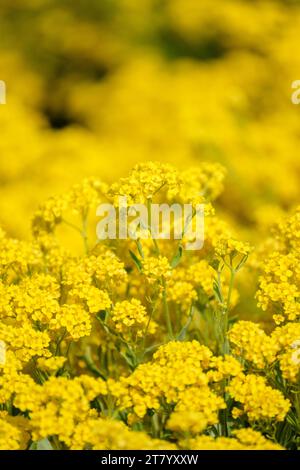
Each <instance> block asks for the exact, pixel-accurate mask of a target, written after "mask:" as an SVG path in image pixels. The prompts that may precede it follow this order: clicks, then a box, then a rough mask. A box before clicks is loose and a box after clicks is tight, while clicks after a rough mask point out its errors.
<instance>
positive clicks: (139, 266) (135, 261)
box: [129, 250, 143, 272]
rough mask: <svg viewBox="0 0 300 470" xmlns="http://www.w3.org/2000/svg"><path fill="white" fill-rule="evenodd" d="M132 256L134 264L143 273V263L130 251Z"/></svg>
mask: <svg viewBox="0 0 300 470" xmlns="http://www.w3.org/2000/svg"><path fill="white" fill-rule="evenodd" d="M129 253H130V256H131V258H132V259H133V261H134V264H135V265H136V267H137V268H138V270H139V271H140V272H141V271H142V270H143V265H142V263H141V261H140V260H139V259H138V257H137V256H136V255H135V254H134V253H133V251H131V250H129Z"/></svg>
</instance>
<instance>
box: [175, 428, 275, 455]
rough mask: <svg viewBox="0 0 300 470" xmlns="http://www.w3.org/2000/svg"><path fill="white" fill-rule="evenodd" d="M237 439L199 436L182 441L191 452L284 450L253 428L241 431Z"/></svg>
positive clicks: (184, 446)
mask: <svg viewBox="0 0 300 470" xmlns="http://www.w3.org/2000/svg"><path fill="white" fill-rule="evenodd" d="M234 436H235V437H231V438H229V437H218V438H217V439H214V438H213V437H210V436H199V437H196V438H194V439H189V440H187V441H182V442H181V446H182V447H183V448H188V449H190V450H283V448H282V447H281V446H280V445H278V444H274V443H273V442H272V441H270V440H268V439H266V438H265V437H264V436H263V435H262V434H260V433H259V432H257V431H254V430H253V429H251V428H247V429H239V430H238V431H235V432H234Z"/></svg>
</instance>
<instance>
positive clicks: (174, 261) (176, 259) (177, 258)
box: [170, 245, 182, 268]
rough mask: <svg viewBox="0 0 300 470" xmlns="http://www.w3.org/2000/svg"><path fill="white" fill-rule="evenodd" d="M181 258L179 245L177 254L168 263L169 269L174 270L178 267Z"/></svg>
mask: <svg viewBox="0 0 300 470" xmlns="http://www.w3.org/2000/svg"><path fill="white" fill-rule="evenodd" d="M181 258H182V246H181V245H179V247H178V250H177V253H176V254H175V256H174V257H173V259H172V261H171V263H170V265H171V267H172V268H176V266H178V264H179V263H180V260H181Z"/></svg>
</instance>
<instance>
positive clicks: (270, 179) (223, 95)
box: [0, 0, 300, 241]
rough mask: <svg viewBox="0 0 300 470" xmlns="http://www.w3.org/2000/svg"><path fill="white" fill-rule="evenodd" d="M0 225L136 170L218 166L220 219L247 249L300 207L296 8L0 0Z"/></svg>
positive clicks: (10, 225)
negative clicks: (89, 184) (75, 187)
mask: <svg viewBox="0 0 300 470" xmlns="http://www.w3.org/2000/svg"><path fill="white" fill-rule="evenodd" d="M0 31H1V41H0V79H2V80H5V82H6V84H7V104H6V105H5V106H0V133H1V139H0V162H1V163H0V223H1V224H2V225H3V226H4V228H5V230H6V231H7V232H8V233H9V234H11V235H12V236H16V237H26V238H27V237H28V236H29V234H30V218H31V216H32V213H33V211H34V210H35V209H36V208H37V206H38V205H39V204H40V202H41V201H43V200H44V199H45V198H47V197H48V196H50V195H52V194H55V193H60V192H62V191H64V190H66V188H68V187H69V186H70V185H71V184H73V183H75V182H78V181H80V180H81V179H82V178H83V177H84V176H96V177H99V178H102V179H103V180H106V181H108V182H109V181H113V180H115V179H116V178H118V177H120V176H121V175H124V174H126V173H127V172H128V170H129V169H130V168H131V167H132V165H133V164H134V163H136V162H139V161H146V160H149V159H151V160H159V161H163V162H165V161H168V162H172V163H173V164H175V165H177V166H178V167H179V168H185V167H187V166H189V165H191V164H192V165H195V164H196V165H197V162H200V161H203V160H209V161H218V162H220V163H222V164H223V165H224V166H225V167H226V169H227V177H226V182H225V190H224V193H223V195H222V196H221V197H220V199H219V201H218V206H219V207H218V210H219V211H220V213H222V216H224V217H225V218H227V219H229V220H230V221H231V223H233V224H234V225H236V226H237V227H238V228H239V230H240V231H241V232H243V233H244V235H245V238H246V239H248V240H250V241H251V240H257V239H259V238H260V237H262V236H264V235H265V234H266V233H267V232H268V230H269V228H270V225H271V224H272V223H274V221H276V218H277V217H279V216H280V214H281V213H282V212H283V211H287V210H289V209H290V208H292V207H293V206H295V205H296V204H297V202H299V193H300V184H299V180H300V178H299V176H300V158H299V142H300V106H295V105H293V104H292V103H291V93H292V90H291V83H292V82H293V81H294V80H296V79H299V78H300V55H299V31H300V2H299V1H296V0H294V1H292V0H290V1H288V0H273V1H270V0H269V1H261V0H226V1H224V0H214V1H211V0H76V1H74V0H1V3H0Z"/></svg>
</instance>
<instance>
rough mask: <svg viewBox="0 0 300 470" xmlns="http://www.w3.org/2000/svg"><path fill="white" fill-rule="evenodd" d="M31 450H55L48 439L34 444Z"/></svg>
mask: <svg viewBox="0 0 300 470" xmlns="http://www.w3.org/2000/svg"><path fill="white" fill-rule="evenodd" d="M29 450H54V449H53V447H52V445H51V444H50V442H49V440H48V439H47V438H45V439H41V440H40V441H36V442H33V443H32V444H31V446H30V447H29Z"/></svg>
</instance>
